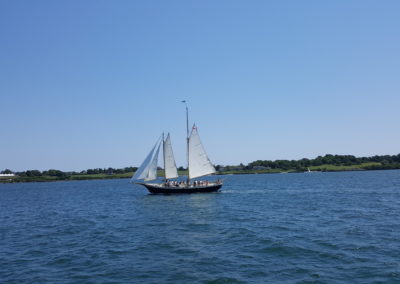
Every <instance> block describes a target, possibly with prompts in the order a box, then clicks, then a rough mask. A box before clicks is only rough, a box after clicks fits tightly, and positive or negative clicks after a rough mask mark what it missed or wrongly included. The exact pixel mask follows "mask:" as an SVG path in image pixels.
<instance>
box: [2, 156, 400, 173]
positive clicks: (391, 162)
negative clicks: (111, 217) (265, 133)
mask: <svg viewBox="0 0 400 284" xmlns="http://www.w3.org/2000/svg"><path fill="white" fill-rule="evenodd" d="M364 163H375V164H374V165H370V166H366V167H364V169H367V170H375V169H376V170H378V169H400V154H398V155H382V156H378V155H376V156H372V157H359V158H357V157H355V156H352V155H331V154H327V155H325V156H318V157H316V158H315V159H307V158H303V159H300V160H275V161H271V160H257V161H254V162H251V163H249V164H247V165H243V164H240V165H238V166H221V165H216V166H215V168H216V170H217V171H220V172H223V171H234V170H248V171H251V170H260V169H281V170H294V171H303V170H304V169H307V168H308V167H318V166H323V165H335V166H353V165H362V164H364ZM159 169H160V170H161V168H159ZM136 170H137V167H125V168H121V169H115V168H111V167H110V168H103V169H102V168H96V169H88V170H85V171H81V172H75V171H73V172H63V171H60V170H54V169H50V170H47V171H39V170H28V171H21V172H13V171H11V170H9V169H5V170H3V171H1V173H2V174H11V173H14V174H15V175H17V176H19V177H42V176H50V177H57V179H67V178H68V177H70V176H78V175H98V174H104V175H114V174H127V173H132V172H135V171H136ZM178 170H179V171H184V170H186V169H185V168H183V167H179V169H178Z"/></svg>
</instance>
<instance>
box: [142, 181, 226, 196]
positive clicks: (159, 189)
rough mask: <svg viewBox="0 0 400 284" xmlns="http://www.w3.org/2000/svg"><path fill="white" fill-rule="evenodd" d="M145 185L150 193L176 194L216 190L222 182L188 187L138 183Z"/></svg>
mask: <svg viewBox="0 0 400 284" xmlns="http://www.w3.org/2000/svg"><path fill="white" fill-rule="evenodd" d="M140 184H141V185H143V186H145V187H146V188H147V190H148V191H149V192H150V193H153V194H176V193H206V192H215V191H218V190H219V189H220V188H221V187H222V184H213V185H208V186H190V187H174V186H173V187H166V186H157V185H151V184H146V183H140Z"/></svg>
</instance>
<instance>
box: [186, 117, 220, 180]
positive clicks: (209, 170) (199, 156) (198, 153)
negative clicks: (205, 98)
mask: <svg viewBox="0 0 400 284" xmlns="http://www.w3.org/2000/svg"><path fill="white" fill-rule="evenodd" d="M215 172H216V171H215V168H214V166H213V165H212V164H211V162H210V159H209V158H208V156H207V154H206V151H205V150H204V147H203V144H201V141H200V137H199V134H198V132H197V127H196V125H193V128H192V133H191V134H190V137H189V178H190V179H192V178H196V177H200V176H204V175H209V174H213V173H215Z"/></svg>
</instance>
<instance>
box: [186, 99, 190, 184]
mask: <svg viewBox="0 0 400 284" xmlns="http://www.w3.org/2000/svg"><path fill="white" fill-rule="evenodd" d="M186 142H187V143H186V153H187V154H186V157H187V183H188V185H189V182H190V178H189V110H188V107H187V105H186Z"/></svg>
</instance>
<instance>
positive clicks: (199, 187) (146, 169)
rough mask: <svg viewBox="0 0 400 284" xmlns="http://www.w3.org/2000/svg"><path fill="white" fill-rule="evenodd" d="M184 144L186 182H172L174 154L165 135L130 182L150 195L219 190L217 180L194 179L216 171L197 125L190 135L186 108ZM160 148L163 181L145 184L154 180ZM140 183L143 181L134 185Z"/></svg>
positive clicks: (174, 176) (175, 170)
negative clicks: (161, 151) (186, 168)
mask: <svg viewBox="0 0 400 284" xmlns="http://www.w3.org/2000/svg"><path fill="white" fill-rule="evenodd" d="M186 128H187V132H186V136H187V137H186V141H187V152H186V155H187V166H188V176H187V179H186V180H180V181H178V180H174V179H176V178H178V177H179V176H178V170H177V168H176V164H175V159H174V153H173V151H172V144H171V138H170V135H169V133H168V135H167V137H166V138H165V137H164V134H163V135H162V136H161V137H160V138H159V139H158V140H157V142H156V144H155V145H154V147H153V148H152V149H151V151H150V153H149V154H148V155H147V157H146V158H145V160H144V161H143V163H142V165H141V166H140V167H139V168H138V169H137V171H136V172H135V174H134V175H133V176H132V178H131V182H133V183H135V184H141V185H143V186H145V187H146V188H147V189H148V190H149V191H150V192H151V193H162V194H172V193H195V192H214V191H218V190H219V189H220V188H221V187H222V182H221V181H220V180H217V181H213V182H211V181H201V180H200V181H198V180H194V179H195V178H198V177H202V176H205V175H210V174H214V173H215V172H216V171H215V168H214V166H213V165H212V163H211V161H210V159H209V158H208V156H207V154H206V151H205V150H204V147H203V144H202V143H201V141H200V136H199V133H198V131H197V127H196V125H193V127H192V131H191V133H190V135H189V122H188V108H187V107H186ZM161 145H162V148H163V159H164V173H165V179H164V181H163V182H162V183H148V182H149V181H152V180H155V179H157V166H158V156H159V152H160V148H161ZM138 180H143V181H144V182H137V181H138Z"/></svg>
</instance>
